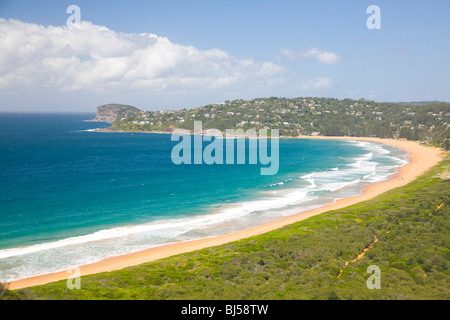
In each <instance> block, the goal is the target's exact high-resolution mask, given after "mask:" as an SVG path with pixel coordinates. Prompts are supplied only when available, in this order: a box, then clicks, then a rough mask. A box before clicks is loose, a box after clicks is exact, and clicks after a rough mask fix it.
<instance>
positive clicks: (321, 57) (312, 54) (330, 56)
mask: <svg viewBox="0 0 450 320" xmlns="http://www.w3.org/2000/svg"><path fill="white" fill-rule="evenodd" d="M280 51H281V54H283V55H284V56H285V57H287V58H288V59H291V60H298V59H302V58H315V59H316V60H317V61H318V62H320V63H325V64H334V63H337V62H338V61H339V60H340V59H341V57H340V56H339V55H337V54H336V53H334V52H331V51H325V50H320V49H317V48H310V49H308V50H307V51H292V50H289V49H286V48H282V49H281V50H280Z"/></svg>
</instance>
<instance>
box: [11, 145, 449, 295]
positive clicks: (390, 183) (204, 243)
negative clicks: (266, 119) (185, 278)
mask: <svg viewBox="0 0 450 320" xmlns="http://www.w3.org/2000/svg"><path fill="white" fill-rule="evenodd" d="M298 138H305V139H346V140H364V141H372V142H380V143H386V144H389V145H392V146H395V147H398V148H401V149H403V150H405V151H407V152H409V158H410V162H409V163H408V164H406V165H404V166H403V167H401V168H400V170H399V173H398V174H396V175H394V176H393V177H392V178H391V179H390V180H387V181H383V182H380V183H376V184H372V185H368V186H366V187H364V193H362V194H361V195H357V196H353V197H349V198H345V199H340V200H338V201H336V202H335V203H333V204H330V205H327V206H323V207H320V208H317V209H314V210H311V211H307V212H303V213H300V214H297V215H293V216H290V217H287V218H284V219H281V220H277V221H274V222H270V223H266V224H262V225H259V226H257V227H253V228H249V229H245V230H242V231H239V232H235V233H231V234H228V235H223V236H218V237H212V238H206V239H200V240H194V241H187V242H181V243H175V244H169V245H164V246H159V247H156V248H151V249H147V250H143V251H140V252H136V253H132V254H128V255H122V256H118V257H112V258H108V259H105V260H102V261H100V262H97V263H94V264H89V265H84V266H80V268H79V270H80V274H81V276H84V275H89V274H95V273H100V272H106V271H113V270H118V269H122V268H125V267H130V266H135V265H139V264H142V263H145V262H150V261H154V260H158V259H162V258H166V257H170V256H173V255H176V254H180V253H184V252H190V251H194V250H198V249H202V248H206V247H212V246H217V245H221V244H225V243H228V242H232V241H236V240H240V239H244V238H248V237H251V236H255V235H259V234H263V233H266V232H269V231H272V230H275V229H278V228H281V227H283V226H286V225H289V224H292V223H294V222H298V221H301V220H304V219H307V218H309V217H312V216H314V215H317V214H320V213H323V212H326V211H330V210H335V209H340V208H344V207H347V206H349V205H353V204H355V203H358V202H361V201H365V200H368V199H371V198H373V197H375V196H378V195H380V194H382V193H384V192H386V191H388V190H390V189H393V188H397V187H400V186H403V185H406V184H408V183H409V182H411V181H413V180H414V179H415V178H416V177H418V176H420V175H421V174H423V173H424V172H425V171H427V170H428V169H430V168H431V167H433V166H434V165H436V164H437V163H438V162H439V161H440V160H442V158H443V154H444V153H443V151H442V150H440V149H438V148H432V147H427V146H423V145H421V144H419V143H418V142H413V141H403V140H394V139H379V138H354V137H322V136H317V137H310V136H305V137H303V136H302V137H298ZM71 274H73V273H69V272H66V271H63V272H57V273H51V274H46V275H41V276H36V277H31V278H27V279H22V280H17V281H14V282H11V283H10V284H9V289H11V290H12V289H20V288H24V287H30V286H36V285H42V284H45V283H49V282H54V281H59V280H64V279H67V278H68V277H70V276H71Z"/></svg>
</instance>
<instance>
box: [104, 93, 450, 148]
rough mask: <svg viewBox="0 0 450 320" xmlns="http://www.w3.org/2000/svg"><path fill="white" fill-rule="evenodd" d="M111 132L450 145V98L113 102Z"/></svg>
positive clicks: (108, 117)
mask: <svg viewBox="0 0 450 320" xmlns="http://www.w3.org/2000/svg"><path fill="white" fill-rule="evenodd" d="M96 120H97V121H106V122H111V123H112V125H111V127H109V128H108V129H107V130H108V131H133V132H136V131H137V132H139V131H141V132H171V131H173V130H175V129H177V128H180V129H181V128H182V129H187V130H190V131H192V129H193V124H194V121H202V125H203V129H205V130H206V129H209V128H216V129H219V130H225V129H236V128H242V129H243V130H244V131H245V130H248V129H251V128H252V129H255V130H258V129H279V132H280V135H281V136H288V137H289V136H291V137H293V136H300V135H309V136H311V135H313V136H314V135H323V136H359V137H380V138H399V139H402V138H403V139H408V140H416V141H421V142H423V143H427V144H433V145H437V146H441V147H444V148H445V149H446V150H448V149H449V148H450V103H445V102H422V103H421V102H418V103H410V104H406V103H379V102H374V101H368V100H364V99H360V100H352V99H343V100H339V99H333V98H317V97H310V98H276V97H271V98H258V99H251V100H242V99H239V100H232V101H225V102H222V103H215V104H209V105H206V106H203V107H199V108H192V109H181V110H161V111H142V110H140V109H138V108H135V107H132V106H126V105H118V104H108V105H104V106H100V107H98V109H97V117H96Z"/></svg>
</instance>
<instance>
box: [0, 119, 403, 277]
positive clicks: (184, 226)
mask: <svg viewBox="0 0 450 320" xmlns="http://www.w3.org/2000/svg"><path fill="white" fill-rule="evenodd" d="M94 116H95V115H94V114H85V113H84V114H83V113H78V114H0V281H2V282H4V281H11V280H14V279H18V278H23V277H27V276H32V275H37V274H43V273H48V272H53V271H59V270H64V269H68V268H72V267H75V266H77V265H82V264H87V263H92V262H96V261H99V260H101V259H104V258H107V257H111V256H116V255H120V254H125V253H130V252H134V251H138V250H142V249H145V248H149V247H152V246H157V245H161V244H165V243H171V242H177V241H186V240H191V239H198V238H205V237H211V236H215V235H220V234H225V233H230V232H233V231H237V230H241V229H244V228H247V227H251V226H255V225H257V224H261V223H264V222H269V221H274V220H277V219H280V218H283V217H286V216H289V215H293V214H296V213H299V212H301V211H306V210H309V209H312V208H316V207H318V206H322V205H325V204H329V203H332V202H334V201H336V200H337V199H340V198H343V197H348V196H352V195H355V194H359V193H361V190H362V186H363V185H365V184H370V183H375V182H378V181H382V180H386V179H388V178H389V176H390V175H392V174H393V173H395V172H396V169H398V167H400V166H402V165H404V164H406V163H407V154H406V153H405V152H403V151H402V150H399V149H396V148H394V147H390V146H387V145H384V144H378V143H370V142H362V141H336V140H308V139H305V140H300V139H280V140H279V145H280V154H279V162H280V163H279V171H278V173H277V174H276V175H266V176H265V175H261V174H260V168H261V167H262V165H259V164H233V165H230V164H223V165H219V164H213V165H207V164H191V165H188V164H180V165H175V164H174V163H173V162H172V160H171V152H172V149H173V147H174V146H175V145H176V144H177V143H178V142H177V141H171V135H169V134H156V133H107V132H94V131H92V129H95V128H105V127H107V126H109V124H106V123H98V122H88V121H86V120H89V119H92V118H94ZM207 144H208V143H207V142H206V143H205V145H207ZM247 152H249V150H248V144H247Z"/></svg>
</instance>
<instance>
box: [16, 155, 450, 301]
mask: <svg viewBox="0 0 450 320" xmlns="http://www.w3.org/2000/svg"><path fill="white" fill-rule="evenodd" d="M449 171H450V160H446V161H444V162H442V163H441V164H440V165H438V166H436V167H434V168H433V169H431V170H430V171H429V172H428V173H427V174H425V175H424V176H422V177H420V178H419V179H417V180H415V181H414V182H412V183H410V184H409V185H407V186H405V187H402V188H398V189H395V190H391V191H389V192H387V193H385V194H383V195H381V196H379V197H377V198H375V199H373V200H370V201H366V202H363V203H359V204H356V205H353V206H350V207H347V208H344V209H341V210H336V211H330V212H327V213H324V214H321V215H318V216H315V217H313V218H310V219H307V220H305V221H302V222H299V223H295V224H292V225H290V226H287V227H284V228H282V229H279V230H276V231H273V232H270V233H267V234H264V235H260V236H256V237H252V238H249V239H245V240H242V241H237V242H233V243H230V244H226V245H222V246H218V247H213V248H208V249H204V250H200V251H195V252H192V253H186V254H181V255H178V256H174V257H170V258H167V259H163V260H160V261H156V262H151V263H146V264H143V265H140V266H136V267H131V268H127V269H123V270H119V271H114V272H110V273H102V274H97V275H92V276H86V277H83V278H82V279H81V289H79V290H76V289H74V290H67V289H66V282H65V281H60V282H57V283H52V284H47V285H44V286H39V287H34V288H31V289H25V290H24V292H25V293H26V294H27V295H28V296H29V297H30V298H38V299H42V298H44V299H66V298H67V299H450V271H449V260H450V248H449V245H450V232H449V231H450V220H449V212H450V209H449V207H450V180H449V179H441V178H439V177H438V176H437V173H444V172H449ZM441 176H442V174H441ZM442 203H444V205H443V206H441V207H440V208H439V209H437V210H436V208H437V207H438V206H439V205H441V204H442ZM389 230H390V231H389ZM375 237H376V238H378V242H376V243H374V245H373V248H371V249H369V250H368V251H367V252H366V254H365V255H364V257H363V258H362V259H359V260H358V261H356V262H350V263H349V265H348V266H347V267H346V268H345V269H344V270H343V274H342V275H341V277H339V278H338V277H337V275H338V274H339V272H340V269H341V268H342V266H343V265H344V264H345V262H346V261H352V260H353V259H354V258H355V257H357V255H358V254H360V253H361V252H362V251H363V250H364V248H366V247H367V246H368V245H370V244H371V243H372V242H373V240H374V239H375ZM369 265H378V266H379V267H380V268H381V289H380V290H376V289H374V290H369V289H368V288H367V287H366V280H367V278H368V277H369V276H370V274H368V273H367V272H366V270H367V267H368V266H369Z"/></svg>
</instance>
